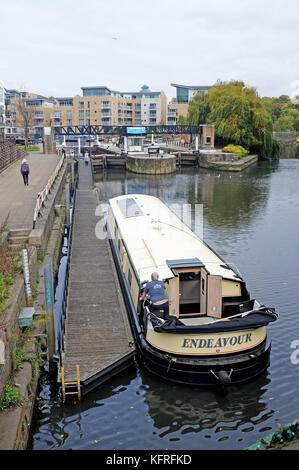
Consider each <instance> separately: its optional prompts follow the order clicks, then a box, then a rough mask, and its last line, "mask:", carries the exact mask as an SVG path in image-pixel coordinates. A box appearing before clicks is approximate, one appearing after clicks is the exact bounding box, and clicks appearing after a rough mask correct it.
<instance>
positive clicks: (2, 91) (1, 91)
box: [0, 82, 5, 142]
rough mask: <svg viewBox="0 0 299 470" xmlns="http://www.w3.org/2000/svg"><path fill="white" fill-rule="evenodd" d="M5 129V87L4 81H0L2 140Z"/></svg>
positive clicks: (0, 140) (0, 131) (0, 136)
mask: <svg viewBox="0 0 299 470" xmlns="http://www.w3.org/2000/svg"><path fill="white" fill-rule="evenodd" d="M4 129H5V89H4V85H3V83H2V82H0V142H2V141H3V139H4Z"/></svg>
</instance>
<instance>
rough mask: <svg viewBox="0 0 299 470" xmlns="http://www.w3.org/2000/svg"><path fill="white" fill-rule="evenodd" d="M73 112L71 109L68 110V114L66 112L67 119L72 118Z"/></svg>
mask: <svg viewBox="0 0 299 470" xmlns="http://www.w3.org/2000/svg"><path fill="white" fill-rule="evenodd" d="M72 114H73V112H72V110H71V109H68V110H67V112H66V117H72Z"/></svg>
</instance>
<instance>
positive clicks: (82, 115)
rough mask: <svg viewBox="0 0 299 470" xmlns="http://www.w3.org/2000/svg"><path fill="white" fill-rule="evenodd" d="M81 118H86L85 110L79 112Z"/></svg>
mask: <svg viewBox="0 0 299 470" xmlns="http://www.w3.org/2000/svg"><path fill="white" fill-rule="evenodd" d="M79 117H84V109H83V110H80V111H79Z"/></svg>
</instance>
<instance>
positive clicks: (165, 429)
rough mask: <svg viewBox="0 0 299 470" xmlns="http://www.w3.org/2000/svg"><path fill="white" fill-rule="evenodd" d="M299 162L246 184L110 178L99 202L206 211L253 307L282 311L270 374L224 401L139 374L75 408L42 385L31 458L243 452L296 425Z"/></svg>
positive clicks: (229, 177)
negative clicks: (52, 453)
mask: <svg viewBox="0 0 299 470" xmlns="http://www.w3.org/2000/svg"><path fill="white" fill-rule="evenodd" d="M298 176H299V161H298V160H297V161H296V160H281V161H280V162H277V161H276V162H260V163H258V165H255V166H254V167H251V168H248V169H247V170H246V171H245V172H242V174H241V175H238V174H229V173H227V174H224V173H222V174H221V176H218V174H217V173H216V172H214V173H210V172H208V171H206V170H199V171H197V170H196V171H194V169H186V170H185V169H183V170H182V171H180V172H178V173H176V174H175V175H168V176H167V177H163V178H157V177H153V176H140V175H139V176H137V175H134V174H132V173H130V174H129V173H125V172H120V171H117V170H113V171H109V172H107V173H106V174H103V175H102V176H101V177H99V178H97V181H96V184H97V185H98V187H99V189H100V192H101V197H102V199H103V201H107V199H109V198H110V197H113V196H117V195H120V194H126V193H146V194H151V195H154V196H157V197H159V198H161V199H162V200H163V201H164V202H165V203H167V204H173V203H182V204H186V203H189V204H197V203H199V204H203V205H204V211H203V215H204V238H205V240H207V241H208V243H209V244H211V246H212V247H213V248H215V249H216V251H217V252H219V254H220V255H222V256H224V257H225V259H226V261H228V262H234V263H236V265H237V266H238V267H239V268H240V270H241V272H242V274H244V276H245V280H246V282H247V286H248V288H249V290H250V292H251V293H252V294H253V296H254V297H255V298H258V299H260V300H261V301H263V302H264V303H266V304H268V305H270V306H274V307H276V309H277V311H278V313H279V315H280V317H279V320H278V321H277V322H275V324H274V325H273V326H271V328H270V332H269V333H270V336H271V338H272V351H271V364H270V367H269V369H268V371H267V373H266V374H264V375H263V376H261V377H259V378H258V379H257V380H255V381H253V382H250V383H248V384H246V385H243V386H242V387H232V388H230V389H229V391H228V392H227V393H226V394H221V393H218V392H215V391H203V390H197V389H193V388H188V387H184V386H177V385H172V384H169V383H166V382H162V381H161V380H159V379H158V378H156V377H154V376H152V375H150V374H149V373H147V372H146V371H144V370H142V369H139V367H136V368H132V369H130V370H128V371H126V372H125V373H123V374H120V375H119V376H117V377H115V378H113V379H112V380H111V381H109V382H107V383H106V384H103V385H102V386H101V387H99V388H98V389H97V390H94V391H93V392H92V393H91V394H90V395H87V396H86V397H85V398H84V400H83V401H82V403H81V404H79V405H75V406H74V405H70V404H69V403H67V404H66V405H63V404H62V401H61V397H60V394H59V390H57V388H56V387H54V386H53V384H52V385H51V384H49V383H48V381H47V380H46V381H45V382H44V383H43V384H41V391H40V395H39V397H40V399H39V400H38V401H37V403H36V414H35V417H34V423H35V425H34V428H33V433H32V442H31V446H30V448H32V449H36V450H39V449H243V448H245V447H247V446H249V445H250V444H252V443H254V442H256V441H258V440H259V439H261V438H262V437H264V435H267V434H268V433H269V432H272V431H273V430H275V428H276V427H277V424H278V423H282V424H286V423H288V422H291V421H292V420H293V419H295V418H296V417H297V413H298V410H297V402H298V399H297V396H298V380H299V379H298V377H299V376H298V367H299V366H298V365H297V366H295V365H293V364H292V363H291V361H290V355H291V352H292V350H291V349H290V344H291V342H292V341H293V340H298V338H299V326H298V322H297V320H296V319H297V317H298V314H299V311H298V305H299V291H298V282H299V263H298V256H297V253H298V242H299V235H298V234H299V216H298V214H299V212H298V207H299V192H298V190H297V187H298Z"/></svg>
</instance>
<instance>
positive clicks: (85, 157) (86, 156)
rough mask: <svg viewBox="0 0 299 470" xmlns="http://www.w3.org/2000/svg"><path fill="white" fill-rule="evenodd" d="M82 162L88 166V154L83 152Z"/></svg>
mask: <svg viewBox="0 0 299 470" xmlns="http://www.w3.org/2000/svg"><path fill="white" fill-rule="evenodd" d="M84 161H85V165H88V162H89V155H88V152H85V154H84Z"/></svg>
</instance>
